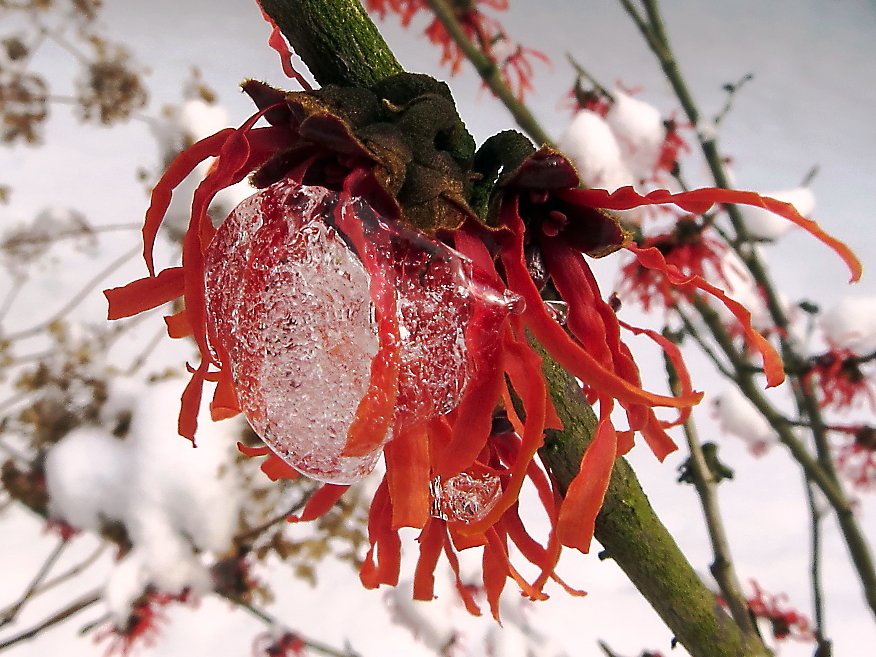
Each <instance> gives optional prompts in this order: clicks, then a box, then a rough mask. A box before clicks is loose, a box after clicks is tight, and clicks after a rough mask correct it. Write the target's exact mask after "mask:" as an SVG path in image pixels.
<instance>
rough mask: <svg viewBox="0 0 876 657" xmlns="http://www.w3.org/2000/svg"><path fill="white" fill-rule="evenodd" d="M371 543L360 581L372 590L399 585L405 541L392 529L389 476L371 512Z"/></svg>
mask: <svg viewBox="0 0 876 657" xmlns="http://www.w3.org/2000/svg"><path fill="white" fill-rule="evenodd" d="M368 542H369V543H370V544H371V547H370V548H369V550H368V553H367V554H366V555H365V560H364V562H363V563H362V568H361V569H360V570H359V580H360V581H361V582H362V584H363V586H365V588H368V589H376V588H377V587H378V586H380V585H381V584H389V585H390V586H396V585H397V584H398V576H399V570H400V568H401V540H400V539H399V537H398V533H397V532H395V531H393V529H392V502H391V500H390V497H389V487H388V485H387V482H386V478H385V477H384V479H383V481H382V482H380V486H378V487H377V491H376V492H375V493H374V498H373V499H372V501H371V509H370V510H369V511H368ZM375 552H376V553H377V558H376V560H375V557H374V553H375Z"/></svg>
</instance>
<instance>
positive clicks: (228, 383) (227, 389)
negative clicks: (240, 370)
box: [210, 368, 240, 422]
mask: <svg viewBox="0 0 876 657" xmlns="http://www.w3.org/2000/svg"><path fill="white" fill-rule="evenodd" d="M238 413H240V403H239V402H238V400H237V393H236V392H235V391H234V382H233V381H232V379H231V372H229V371H228V369H227V368H224V369H222V370H221V371H220V372H219V381H218V382H217V384H216V389H215V390H214V391H213V399H212V401H211V402H210V417H211V418H212V419H213V421H214V422H216V421H218V420H225V419H227V418H230V417H234V416H235V415H237V414H238Z"/></svg>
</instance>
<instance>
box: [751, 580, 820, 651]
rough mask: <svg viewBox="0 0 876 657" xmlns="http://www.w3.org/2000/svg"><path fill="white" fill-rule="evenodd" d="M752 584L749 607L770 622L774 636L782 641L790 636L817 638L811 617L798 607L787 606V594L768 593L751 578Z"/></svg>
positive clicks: (759, 616)
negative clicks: (811, 625)
mask: <svg viewBox="0 0 876 657" xmlns="http://www.w3.org/2000/svg"><path fill="white" fill-rule="evenodd" d="M751 586H752V588H753V589H754V596H753V597H752V598H750V599H749V600H748V607H749V609H751V613H753V614H754V615H755V616H756V617H757V618H763V619H765V620H766V621H768V622H769V624H770V627H771V630H772V634H773V638H775V639H778V640H780V641H781V640H783V639H789V638H790V639H794V640H796V641H814V640H815V635H814V634H813V633H812V630H811V629H810V625H809V619H808V618H806V617H805V616H804V615H803V614H801V613H800V612H798V611H797V610H796V609H793V608H791V607H788V606H787V602H788V596H787V595H785V594H783V593H780V594H778V595H772V594H771V593H767V592H766V591H764V590H763V589H762V588H760V586H758V584H757V582H755V581H754V580H751Z"/></svg>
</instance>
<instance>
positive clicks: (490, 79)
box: [425, 0, 553, 146]
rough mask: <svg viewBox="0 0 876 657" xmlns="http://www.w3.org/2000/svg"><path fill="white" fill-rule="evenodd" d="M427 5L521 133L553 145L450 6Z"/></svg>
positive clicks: (434, 1) (433, 0)
mask: <svg viewBox="0 0 876 657" xmlns="http://www.w3.org/2000/svg"><path fill="white" fill-rule="evenodd" d="M425 2H426V4H427V5H429V8H430V9H431V10H432V12H433V13H434V14H435V18H437V19H438V20H439V21H441V24H442V25H443V26H444V29H445V30H447V34H449V35H450V38H452V39H453V41H454V42H455V43H456V45H457V46H459V49H460V50H462V52H463V53H464V54H465V56H466V58H468V61H470V62H471V64H472V66H474V68H475V70H476V71H477V73H478V75H480V76H481V79H482V80H483V81H484V84H485V85H487V87H489V89H490V91H492V92H493V94H495V96H496V98H498V99H499V100H500V101H501V102H502V104H503V105H505V107H506V108H507V109H508V111H509V112H510V113H511V116H513V117H514V120H515V121H516V122H517V125H518V126H520V129H521V130H523V132H525V133H526V134H527V135H529V136H530V137H531V138H532V140H533V141H534V142H535V143H536V145H538V146H551V145H553V142H552V140H551V138H550V137H549V136H548V134H547V132H546V131H545V130H544V128H542V127H541V124H540V123H539V122H538V120H537V119H536V118H535V116H534V115H533V114H532V112H530V111H529V108H528V107H527V106H526V105H524V104H523V103H522V102H520V100H519V99H518V98H517V96H515V95H514V92H513V91H512V90H511V87H509V86H508V83H507V82H506V81H505V78H504V77H502V71H501V70H500V69H499V65H498V64H497V63H496V62H495V61H493V60H492V59H490V58H489V57H488V56H487V55H486V54H485V53H484V51H483V50H482V49H481V48H479V47H478V46H477V45H476V44H475V43H474V42H473V41H472V40H471V39H469V38H468V36H466V34H465V31H464V30H463V29H462V25H460V24H459V21H458V20H457V19H456V16H455V15H454V13H453V10H452V9H451V8H450V7H449V6H448V4H447V3H446V2H445V1H444V0H425Z"/></svg>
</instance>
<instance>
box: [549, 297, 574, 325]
mask: <svg viewBox="0 0 876 657" xmlns="http://www.w3.org/2000/svg"><path fill="white" fill-rule="evenodd" d="M544 305H545V306H547V310H548V313H549V314H550V315H551V317H553V318H554V319H555V320H556V321H557V324H561V325H562V324H565V323H566V319H567V318H568V316H569V304H568V303H566V302H565V301H545V302H544Z"/></svg>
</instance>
